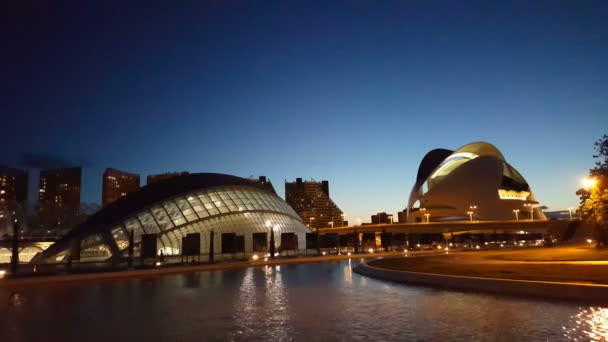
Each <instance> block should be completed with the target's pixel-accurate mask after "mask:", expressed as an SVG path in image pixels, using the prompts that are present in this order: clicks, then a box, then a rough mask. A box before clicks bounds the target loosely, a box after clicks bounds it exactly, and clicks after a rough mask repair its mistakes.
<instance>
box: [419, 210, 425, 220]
mask: <svg viewBox="0 0 608 342" xmlns="http://www.w3.org/2000/svg"><path fill="white" fill-rule="evenodd" d="M420 212H421V213H422V214H420V216H426V214H425V212H426V208H420ZM421 218H422V217H421Z"/></svg>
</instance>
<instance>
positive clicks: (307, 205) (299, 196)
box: [285, 178, 345, 229]
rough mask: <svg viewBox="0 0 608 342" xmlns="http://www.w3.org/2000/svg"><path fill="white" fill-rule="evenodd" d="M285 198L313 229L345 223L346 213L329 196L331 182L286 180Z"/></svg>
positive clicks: (298, 179) (299, 179) (339, 225)
mask: <svg viewBox="0 0 608 342" xmlns="http://www.w3.org/2000/svg"><path fill="white" fill-rule="evenodd" d="M285 200H286V201H287V203H289V205H290V206H291V207H292V208H293V209H294V210H295V211H296V212H297V213H298V215H299V216H300V218H302V220H303V221H304V223H306V224H307V225H308V226H309V227H310V228H311V229H315V228H334V227H342V226H343V225H344V223H345V222H344V213H343V212H342V210H340V208H338V206H337V205H336V204H335V203H334V201H332V200H331V198H330V197H329V182H328V181H322V182H315V181H302V178H296V181H295V182H285Z"/></svg>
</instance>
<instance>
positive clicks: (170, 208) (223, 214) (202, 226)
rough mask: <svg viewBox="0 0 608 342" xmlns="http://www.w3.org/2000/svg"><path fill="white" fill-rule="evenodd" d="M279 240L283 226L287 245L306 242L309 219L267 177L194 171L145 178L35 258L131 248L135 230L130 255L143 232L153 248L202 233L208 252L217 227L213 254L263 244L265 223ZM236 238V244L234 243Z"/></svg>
mask: <svg viewBox="0 0 608 342" xmlns="http://www.w3.org/2000/svg"><path fill="white" fill-rule="evenodd" d="M271 229H272V230H274V232H275V244H276V245H277V247H279V244H280V241H281V235H282V234H283V233H292V234H288V235H291V236H292V237H293V236H295V237H296V238H295V239H296V241H293V240H294V239H293V238H292V239H291V241H292V243H291V246H290V248H292V249H294V248H295V249H298V248H299V249H304V248H305V242H306V233H308V232H309V229H308V227H306V226H305V225H304V223H303V222H302V220H301V219H300V218H299V216H298V214H296V212H295V211H294V210H293V209H292V208H291V207H290V206H289V205H288V204H287V203H286V202H285V201H284V200H283V199H281V198H280V197H278V196H277V194H276V193H275V191H274V188H273V187H272V185H271V184H270V183H268V182H266V181H265V179H264V178H261V179H260V180H259V181H258V180H257V179H256V180H251V179H244V178H240V177H235V176H230V175H224V174H215V173H195V174H187V175H182V176H178V177H174V178H170V179H166V180H163V181H161V182H158V183H154V184H149V185H147V186H144V187H142V188H141V189H139V190H138V191H135V192H133V193H130V194H128V195H127V196H124V197H122V198H120V199H119V200H117V201H115V202H113V203H112V204H110V205H108V206H107V207H105V208H103V209H101V210H100V211H98V212H97V213H95V214H94V215H92V216H91V217H90V218H89V219H88V220H87V221H86V222H84V223H83V224H81V225H79V226H77V227H75V228H74V229H73V230H72V231H70V232H69V233H68V234H67V235H66V236H64V237H63V238H62V239H61V240H59V241H57V242H56V243H55V244H53V245H52V246H50V247H49V248H48V249H47V250H45V251H44V252H42V253H40V254H38V255H37V256H36V257H35V258H34V259H33V260H32V261H33V262H34V263H45V262H61V261H63V260H67V258H68V256H70V257H71V258H72V259H73V260H81V261H102V260H111V259H113V258H116V259H119V258H120V257H123V256H126V255H127V254H128V247H129V235H130V234H133V242H134V244H133V245H134V255H135V256H137V255H139V254H140V250H141V245H142V236H143V235H144V234H155V236H156V240H157V241H156V245H157V253H158V254H160V253H161V251H162V253H163V254H164V255H180V254H181V253H182V238H183V237H185V236H187V235H188V234H192V233H199V234H200V252H201V254H208V253H209V247H210V243H209V239H210V236H211V231H213V232H214V234H213V236H214V241H213V242H214V243H213V246H214V254H222V253H226V246H225V245H226V242H227V241H231V245H232V246H233V247H232V252H234V251H236V252H238V253H253V252H257V251H266V250H267V249H268V245H269V243H270V230H271ZM234 246H236V247H234Z"/></svg>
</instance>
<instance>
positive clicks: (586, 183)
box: [581, 177, 597, 189]
mask: <svg viewBox="0 0 608 342" xmlns="http://www.w3.org/2000/svg"><path fill="white" fill-rule="evenodd" d="M596 183H597V179H595V178H589V177H585V178H583V179H582V180H581V184H583V188H585V189H589V188H592V187H593V186H595V184H596Z"/></svg>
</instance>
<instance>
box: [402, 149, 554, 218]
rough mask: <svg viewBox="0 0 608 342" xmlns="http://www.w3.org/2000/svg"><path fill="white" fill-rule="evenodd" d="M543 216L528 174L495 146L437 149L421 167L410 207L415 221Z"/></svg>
mask: <svg viewBox="0 0 608 342" xmlns="http://www.w3.org/2000/svg"><path fill="white" fill-rule="evenodd" d="M519 218H520V219H531V218H533V219H543V220H546V217H545V215H544V213H543V212H542V210H541V209H540V206H539V204H538V202H537V201H536V199H535V198H534V194H533V193H532V190H531V188H530V185H528V183H527V182H526V180H525V179H524V178H523V176H522V175H521V174H520V173H519V172H518V171H517V170H516V169H515V168H514V167H513V166H511V165H510V164H509V163H507V161H506V160H505V157H504V156H503V155H502V153H501V152H500V151H499V150H498V149H497V148H496V147H495V146H494V145H492V144H489V143H486V142H474V143H471V144H467V145H465V146H463V147H461V148H459V149H458V150H456V151H451V150H446V149H435V150H432V151H430V152H429V153H427V154H426V155H425V156H424V158H423V159H422V161H421V162H420V166H419V167H418V174H417V176H416V183H415V184H414V186H413V188H412V191H411V193H410V198H409V201H408V205H407V220H408V221H409V222H424V221H426V220H427V219H428V220H429V221H465V220H483V221H492V220H515V219H519Z"/></svg>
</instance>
